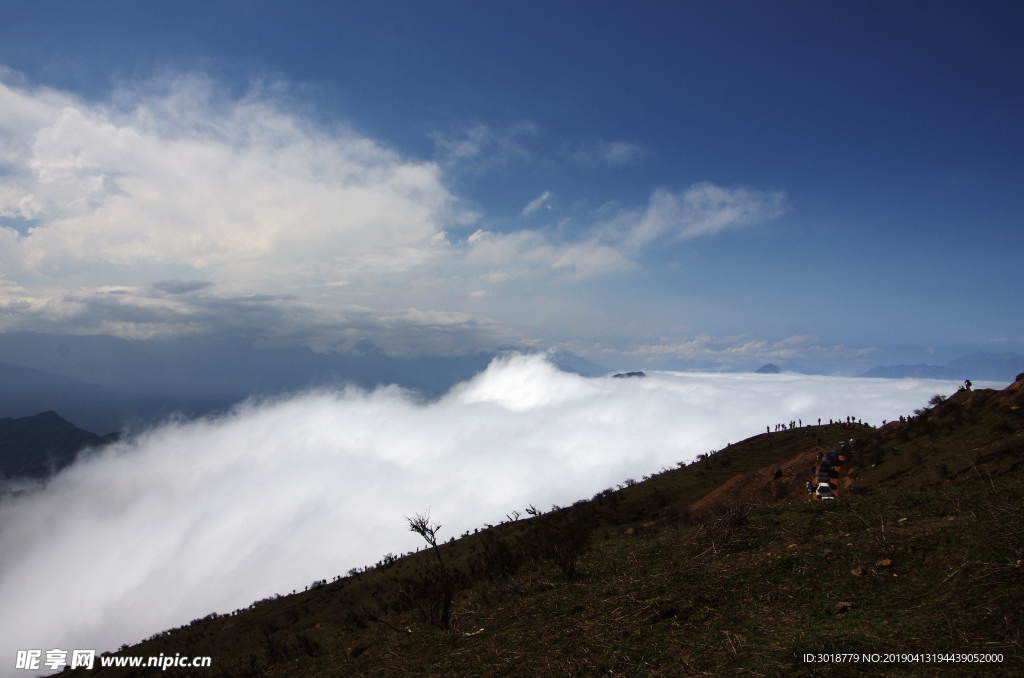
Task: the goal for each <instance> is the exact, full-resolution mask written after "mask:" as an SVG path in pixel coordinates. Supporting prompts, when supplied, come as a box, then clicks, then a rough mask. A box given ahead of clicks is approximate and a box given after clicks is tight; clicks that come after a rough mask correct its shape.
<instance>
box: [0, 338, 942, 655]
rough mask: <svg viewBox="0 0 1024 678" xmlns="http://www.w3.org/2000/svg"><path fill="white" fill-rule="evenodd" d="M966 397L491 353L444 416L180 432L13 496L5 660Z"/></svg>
mask: <svg viewBox="0 0 1024 678" xmlns="http://www.w3.org/2000/svg"><path fill="white" fill-rule="evenodd" d="M955 390H956V384H954V383H952V382H942V381H936V380H915V379H904V380H888V379H854V378H844V377H825V376H804V375H796V374H780V375H771V374H769V375H761V374H696V373H669V372H654V373H649V374H648V376H647V377H646V378H644V379H615V378H611V377H604V378H586V377H581V376H578V375H575V374H568V373H565V372H561V371H559V370H557V369H556V368H555V367H553V366H552V365H551V363H550V362H548V361H547V360H546V359H545V358H544V357H543V356H539V355H535V356H521V355H516V356H509V357H504V358H499V359H496V360H495V361H494V362H493V363H492V364H491V365H490V366H489V368H488V369H487V370H486V371H485V372H482V373H480V374H479V375H477V376H476V377H475V378H473V379H472V380H471V381H469V382H466V383H463V384H460V385H458V386H456V387H455V388H454V389H452V390H451V392H449V393H448V394H447V395H446V396H444V397H442V398H440V399H439V400H437V401H433V402H425V401H423V400H422V399H419V398H418V397H417V396H416V395H415V394H411V393H408V392H405V391H402V390H400V389H398V388H394V387H389V388H382V389H379V390H377V391H374V392H365V391H360V390H357V389H349V390H344V391H316V392H307V393H302V394H296V395H293V396H290V397H287V398H281V399H277V400H273V401H264V402H248V403H245V404H243V405H241V406H239V407H238V408H237V409H236V410H234V411H233V412H231V413H230V414H228V415H226V416H221V417H219V418H215V419H201V420H195V421H175V422H170V423H167V424H165V425H162V426H160V427H157V428H154V429H151V430H149V431H146V432H143V433H141V434H138V435H137V436H134V437H132V438H131V439H129V440H126V441H125V442H122V443H119V444H116V445H113V446H110V447H107V448H105V449H103V450H101V451H99V452H96V453H94V454H92V455H90V456H88V457H85V458H80V459H79V460H78V461H77V462H76V463H75V464H74V465H72V466H70V467H68V468H67V469H65V470H64V471H63V472H61V473H60V474H59V475H58V476H56V477H55V478H53V479H52V480H51V481H50V482H49V483H47V484H46V485H45V486H43V487H41V488H36V489H34V490H30V491H26V492H22V493H8V494H7V495H4V496H2V497H0V638H3V647H2V648H0V653H2V655H3V656H2V657H0V662H3V664H2V665H3V666H5V667H11V666H13V665H14V664H13V662H14V654H15V652H16V650H18V649H42V650H44V651H45V650H47V649H53V648H61V649H96V650H97V651H104V650H112V649H116V648H117V647H118V646H120V645H121V644H122V643H126V642H128V643H135V642H137V641H139V640H141V639H143V638H145V637H147V636H149V635H151V634H153V633H155V632H157V631H160V630H163V629H166V628H170V627H174V626H179V625H181V624H183V623H187V622H188V621H189V620H191V619H193V618H196V617H201V616H205V615H206V614H208V613H210V612H213V611H216V612H219V613H225V612H229V611H231V610H233V609H236V608H239V607H244V606H246V605H248V604H249V603H251V602H253V601H254V600H256V599H260V598H263V597H266V596H268V595H271V594H273V593H275V592H279V593H290V592H291V591H292V590H293V589H298V590H302V589H303V587H304V586H305V585H307V584H309V583H311V582H312V581H313V580H315V579H331V578H332V577H333V576H335V575H339V574H344V573H345V572H346V571H347V570H348V569H349V568H352V567H359V566H363V565H369V564H372V563H374V562H376V561H377V560H379V559H380V557H381V556H382V555H384V554H385V553H388V552H394V553H400V552H405V551H409V550H413V549H415V548H417V547H419V546H422V545H423V544H422V542H418V541H417V539H418V537H416V535H414V534H412V533H410V532H409V531H408V529H407V525H406V522H405V519H404V517H405V516H412V515H413V514H415V513H421V512H423V511H425V510H427V509H428V508H429V509H430V512H431V516H432V518H433V519H435V520H436V521H438V522H440V523H442V525H443V527H442V529H441V533H440V536H441V537H442V538H443V539H444V540H447V539H449V538H450V537H452V536H458V535H460V534H461V533H463V532H464V531H466V530H472V529H473V528H474V527H480V526H482V525H483V524H484V523H497V522H499V521H501V520H503V519H504V518H505V516H506V514H508V513H510V512H511V511H513V510H519V511H522V510H523V509H524V508H525V507H526V506H527V505H529V504H534V505H536V506H538V507H541V508H545V509H547V508H549V507H550V506H551V505H552V504H559V505H565V504H569V503H572V502H573V501H576V500H578V499H581V498H587V497H590V496H592V495H593V494H594V493H596V492H598V491H600V490H602V489H604V488H607V487H611V486H614V485H616V484H618V483H621V482H622V481H623V480H624V479H626V478H630V477H632V478H636V479H638V480H639V479H640V478H641V477H642V476H644V475H648V474H653V473H656V472H658V471H660V470H662V469H664V468H668V467H675V465H676V463H677V462H680V461H682V462H688V461H691V460H693V459H694V457H695V456H696V455H698V454H700V453H703V452H708V451H710V450H715V449H719V448H722V447H724V446H725V445H726V444H727V443H730V442H737V441H739V440H742V439H744V438H747V437H749V436H752V435H756V434H759V433H764V432H765V428H766V427H767V426H771V427H772V428H774V425H775V424H776V423H779V422H789V421H791V420H797V419H802V420H803V422H804V423H805V424H806V423H809V422H811V421H812V420H813V421H817V418H818V417H821V418H822V419H823V420H825V421H827V420H828V419H829V418H833V419H840V418H844V419H845V417H846V416H848V415H851V416H854V417H857V418H860V419H863V420H864V421H865V422H870V423H872V424H875V425H878V424H881V422H882V420H883V419H888V420H892V419H896V418H898V417H899V415H901V414H909V413H910V412H911V411H912V410H913V409H914V408H917V407H921V406H922V405H924V404H925V403H926V402H927V400H928V399H929V398H930V397H931V396H932V395H934V394H935V393H945V394H949V393H952V392H953V391H955Z"/></svg>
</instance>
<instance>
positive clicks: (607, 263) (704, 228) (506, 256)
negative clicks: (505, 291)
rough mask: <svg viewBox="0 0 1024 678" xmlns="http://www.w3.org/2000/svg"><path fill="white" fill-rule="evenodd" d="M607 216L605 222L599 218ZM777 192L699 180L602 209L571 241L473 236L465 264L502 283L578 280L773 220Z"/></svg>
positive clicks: (537, 234) (522, 234)
mask: <svg viewBox="0 0 1024 678" xmlns="http://www.w3.org/2000/svg"><path fill="white" fill-rule="evenodd" d="M548 197H549V195H548V192H545V193H544V194H542V195H541V196H540V197H538V198H537V199H536V200H534V201H532V202H531V203H530V204H528V205H527V206H526V208H525V209H524V210H523V215H524V216H525V215H528V214H530V213H532V212H533V211H534V210H536V209H538V208H539V207H540V206H541V205H543V204H544V202H545V201H546V200H547V199H548ZM609 211H611V212H613V213H612V215H611V216H607V213H608V212H609ZM784 211H785V194H783V193H781V192H767V191H754V190H750V189H745V188H734V189H728V188H723V187H721V186H715V185H714V184H710V183H707V182H702V183H698V184H694V185H692V186H690V187H689V188H687V189H686V190H684V191H682V192H681V193H672V192H670V191H667V190H665V189H661V188H659V189H656V190H655V191H653V192H652V193H651V196H650V199H649V200H648V204H647V206H646V208H644V209H642V210H639V209H633V210H626V209H622V208H620V207H618V205H616V204H610V205H608V206H605V207H603V208H602V209H601V210H599V213H600V214H601V216H602V219H601V220H599V221H598V222H597V223H595V224H594V225H593V226H592V227H591V228H589V229H587V230H585V231H584V232H583V233H582V235H580V237H579V238H577V239H575V240H571V241H568V242H566V241H559V240H556V239H555V238H554V234H549V233H546V232H542V231H531V230H520V231H514V232H511V233H492V232H488V231H483V230H478V231H477V232H476V233H474V234H473V235H472V236H470V237H469V239H468V241H467V242H468V244H469V246H470V251H469V259H468V261H469V263H470V264H475V265H484V266H488V267H490V269H491V271H492V272H497V271H499V270H500V272H501V273H502V274H503V279H505V278H508V277H510V276H511V277H515V276H524V275H543V274H554V275H557V276H560V277H563V278H568V279H572V280H583V279H587V278H593V277H597V276H602V275H608V274H610V273H617V272H621V271H628V270H630V269H633V268H637V267H638V265H639V264H638V261H637V260H638V259H639V258H640V257H641V255H642V254H643V252H644V251H645V250H647V249H648V248H650V247H653V246H656V245H665V244H672V243H676V242H679V241H681V240H689V239H692V238H697V237H702V236H704V237H706V236H712V235H715V234H717V233H720V232H721V231H724V230H727V229H735V228H742V227H746V226H751V225H754V224H757V223H761V222H764V221H767V220H770V219H774V218H776V217H778V216H780V215H781V214H782V213H783V212H784Z"/></svg>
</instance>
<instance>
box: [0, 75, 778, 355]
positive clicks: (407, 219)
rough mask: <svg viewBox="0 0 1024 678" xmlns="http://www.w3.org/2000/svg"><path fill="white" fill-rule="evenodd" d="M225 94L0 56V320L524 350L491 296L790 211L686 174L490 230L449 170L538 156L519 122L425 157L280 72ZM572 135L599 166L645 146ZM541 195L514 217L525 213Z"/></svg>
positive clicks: (560, 283) (74, 329) (560, 281)
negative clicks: (60, 81)
mask: <svg viewBox="0 0 1024 678" xmlns="http://www.w3.org/2000/svg"><path fill="white" fill-rule="evenodd" d="M14 81H18V82H19V84H11V83H12V82H14ZM222 91H223V88H221V87H219V86H218V84H217V83H216V82H214V81H213V80H211V79H210V78H209V77H206V76H204V75H202V74H196V73H185V74H170V75H167V76H164V77H159V78H154V79H152V80H150V81H147V82H142V83H131V84H125V85H122V86H121V87H120V88H119V89H117V90H115V91H114V93H113V94H112V95H111V96H110V97H109V98H108V99H107V100H104V101H85V100H82V99H81V98H78V97H76V96H74V95H73V94H70V93H67V92H61V91H55V90H52V89H47V88H41V87H39V88H32V87H29V86H26V85H24V84H23V83H22V82H21V81H19V79H18V78H17V77H16V75H15V74H12V73H11V72H9V71H2V70H0V176H2V177H3V181H2V182H0V332H7V331H38V332H68V333H76V334H107V335H114V336H119V337H124V338H152V337H167V336H176V335H202V334H214V335H221V336H224V335H239V334H241V335H244V336H249V337H252V338H253V339H254V340H256V341H261V342H264V343H268V342H269V343H289V344H291V345H303V344H304V345H309V346H312V347H315V348H316V349H317V350H331V349H337V350H345V348H344V347H346V346H348V347H350V346H351V345H353V343H354V342H356V341H358V340H360V339H362V338H368V339H370V340H372V341H373V342H374V343H375V344H377V345H378V346H381V347H382V348H383V350H385V351H386V352H388V353H389V354H392V355H410V354H413V355H424V354H436V353H438V352H441V353H444V354H450V353H453V352H455V353H457V352H467V351H469V352H473V351H480V350H483V351H496V350H499V349H502V348H508V347H517V348H524V347H527V346H531V345H533V344H534V343H535V339H534V338H533V337H535V336H536V335H537V334H538V329H541V330H543V328H530V329H524V328H523V327H521V326H513V325H510V324H509V323H508V322H507V321H506V320H505V318H503V315H504V316H506V317H507V316H508V314H509V310H508V309H509V308H511V306H509V305H507V304H503V300H502V296H507V297H512V298H515V297H520V298H521V297H525V296H536V295H538V294H547V295H550V296H554V297H558V296H563V295H566V294H568V293H569V292H568V290H570V289H571V287H567V286H566V285H567V284H569V285H573V284H578V283H579V282H580V281H585V280H588V279H593V278H596V277H600V276H605V275H610V274H615V273H622V272H628V271H633V270H636V269H641V268H642V267H643V265H644V257H645V256H646V253H649V252H650V251H651V250H652V248H655V247H665V246H671V245H673V244H676V243H679V242H681V241H683V240H687V239H692V238H697V237H709V236H713V235H715V234H718V233H720V232H722V231H725V230H728V229H733V228H742V227H748V226H751V225H754V224H757V223H761V222H764V221H766V220H769V219H773V218H775V217H776V216H778V215H779V214H781V211H782V210H783V209H784V202H785V198H784V196H783V195H782V194H781V193H773V192H760V191H753V190H749V189H746V188H742V187H732V188H725V187H719V186H715V185H712V184H708V183H698V184H694V185H692V186H690V187H689V188H684V189H682V190H678V191H671V190H668V189H664V188H659V189H656V190H654V191H652V192H651V194H650V198H649V200H648V204H647V205H646V206H640V207H623V206H619V205H618V204H617V203H614V201H612V202H609V203H607V204H606V205H605V207H604V208H602V209H600V210H597V211H593V212H590V213H586V214H583V215H582V216H579V217H578V218H579V219H580V221H581V223H580V224H574V225H573V227H572V228H571V229H562V228H561V227H559V226H551V225H550V224H543V223H542V224H541V225H540V226H539V227H536V228H530V229H525V228H517V224H515V223H513V224H505V225H503V226H502V227H501V228H498V227H496V226H492V225H490V224H489V222H487V221H486V215H481V214H479V213H477V212H475V211H473V210H472V209H470V208H468V207H467V201H466V200H464V199H463V198H461V197H460V196H458V195H456V194H455V193H454V192H453V191H452V189H451V188H450V186H449V184H451V183H452V182H455V183H458V182H459V180H460V177H461V178H462V179H463V180H464V179H465V177H466V176H467V175H473V174H474V173H477V174H479V173H484V172H488V171H492V170H494V169H497V168H499V167H504V166H506V165H508V164H510V163H513V162H520V161H521V162H532V161H534V156H535V155H536V153H535V152H533V151H528V150H527V149H526V147H525V146H524V145H523V142H524V141H525V140H527V139H529V138H530V137H533V136H536V135H537V134H539V133H540V132H539V130H538V129H537V128H536V127H535V126H533V125H531V124H529V123H519V124H517V125H513V126H512V127H510V128H508V129H507V130H505V131H503V132H494V131H492V130H491V129H490V128H488V127H486V126H484V125H476V126H474V127H471V128H470V129H469V130H467V131H466V132H465V133H462V134H452V135H442V134H437V133H435V134H434V135H433V136H434V141H435V154H436V159H435V160H422V159H415V158H409V157H404V156H403V155H402V154H401V153H400V152H398V151H397V150H395V149H393V148H391V147H389V146H388V145H387V144H386V143H384V142H382V141H380V140H376V139H372V138H368V137H367V136H365V135H362V134H359V133H358V132H356V131H354V130H352V129H351V128H349V127H347V126H345V125H344V124H341V123H327V122H324V121H323V120H320V119H316V118H314V116H312V115H310V114H309V112H308V111H307V110H303V109H301V108H300V107H299V108H297V107H296V106H295V105H294V104H292V103H291V102H293V101H295V100H297V99H298V100H301V98H302V97H301V96H299V95H297V94H296V93H295V91H294V88H292V87H291V86H289V85H288V84H287V83H281V82H260V81H255V82H253V83H251V85H250V87H249V89H248V90H247V91H246V92H245V93H244V94H243V95H241V96H228V95H224V94H222V93H221V92H222ZM585 145H586V146H587V148H589V149H590V150H591V151H592V154H596V155H597V156H600V157H602V158H603V160H601V162H602V163H604V164H607V165H610V166H612V165H623V164H629V163H632V162H635V161H636V160H638V159H639V158H640V157H641V156H642V155H643V152H642V149H640V148H639V147H638V146H636V145H635V144H629V143H625V142H615V143H612V142H600V143H599V142H598V141H594V140H590V141H589V142H586V144H585ZM474 168H475V169H474ZM553 198H554V194H553V193H552V192H551V191H545V192H544V193H542V195H541V196H540V197H538V198H536V199H535V200H533V201H532V202H530V203H529V204H527V205H526V206H525V207H524V208H523V209H522V213H521V215H520V216H521V217H522V218H523V219H530V220H531V223H533V224H537V223H538V222H540V221H542V220H541V218H540V217H541V215H542V214H547V213H549V209H548V208H551V210H550V212H551V213H554V212H557V209H556V208H557V205H555V204H554V199H553ZM609 205H612V206H613V207H609ZM478 222H481V223H480V225H485V224H487V225H488V226H489V228H480V227H479V225H478ZM474 231H475V232H474ZM471 233H472V235H470V234H471ZM519 278H523V279H529V282H528V283H527V284H526V285H524V286H519V287H517V286H516V285H514V284H513V283H512V281H514V280H516V279H519ZM537 280H541V281H542V283H543V284H544V285H546V287H544V288H542V289H541V290H540V291H539V292H538V290H537V287H535V286H534V285H535V283H536V281H537ZM513 306H514V304H513ZM519 322H522V321H521V320H520V321H519ZM398 327H400V328H401V329H402V331H403V332H404V334H402V335H401V336H396V335H395V329H396V328H398ZM541 333H542V332H541ZM580 339H584V338H583V337H580Z"/></svg>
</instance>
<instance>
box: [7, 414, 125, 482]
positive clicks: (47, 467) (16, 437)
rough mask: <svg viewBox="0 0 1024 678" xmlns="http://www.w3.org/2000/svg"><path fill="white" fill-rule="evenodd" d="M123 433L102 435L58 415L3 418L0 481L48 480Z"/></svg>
mask: <svg viewBox="0 0 1024 678" xmlns="http://www.w3.org/2000/svg"><path fill="white" fill-rule="evenodd" d="M119 438H120V434H118V433H111V434H108V435H105V436H98V435H96V434H95V433H90V432H89V431H83V430H82V429H80V428H78V427H76V426H75V425H74V424H72V423H70V422H67V421H64V420H63V419H61V418H60V416H59V415H58V414H57V413H56V412H52V411H51V412H43V413H42V414H37V415H35V416H32V417H20V418H18V419H12V418H11V417H5V418H3V419H0V478H16V477H22V478H24V477H28V478H45V477H46V476H48V475H50V474H52V473H55V472H57V471H59V470H60V469H62V468H64V467H65V466H67V465H68V464H70V463H71V462H73V461H74V460H75V455H77V454H78V453H79V452H80V451H82V450H83V449H85V448H87V447H99V446H101V445H106V444H107V443H110V442H114V441H116V440H118V439H119Z"/></svg>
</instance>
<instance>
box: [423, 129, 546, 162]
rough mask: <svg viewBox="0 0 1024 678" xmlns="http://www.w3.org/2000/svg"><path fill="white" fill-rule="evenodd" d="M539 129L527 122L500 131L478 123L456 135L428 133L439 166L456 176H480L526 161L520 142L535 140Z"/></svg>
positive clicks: (523, 146) (528, 155)
mask: <svg viewBox="0 0 1024 678" xmlns="http://www.w3.org/2000/svg"><path fill="white" fill-rule="evenodd" d="M539 133H540V129H539V128H538V127H537V126H536V125H534V124H533V123H529V122H521V123H517V124H515V125H511V126H509V127H508V128H506V129H504V130H500V131H495V130H494V129H492V128H491V127H489V126H487V125H484V124H481V123H477V124H475V125H471V126H470V127H467V128H466V129H463V130H460V131H459V132H454V133H452V132H448V133H446V132H441V131H436V130H435V131H434V132H432V133H431V134H430V138H431V140H432V141H433V142H434V150H435V153H436V155H437V158H438V163H439V164H440V165H441V166H442V167H444V168H445V170H446V171H448V172H451V173H455V174H471V175H480V174H485V173H487V172H490V171H493V170H496V169H501V168H505V167H508V166H509V165H510V164H511V163H513V162H525V161H528V160H530V159H531V158H532V154H531V153H530V151H529V150H528V149H527V148H526V146H525V145H524V144H523V143H522V142H521V141H520V139H522V138H529V137H535V136H537V135H538V134H539Z"/></svg>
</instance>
